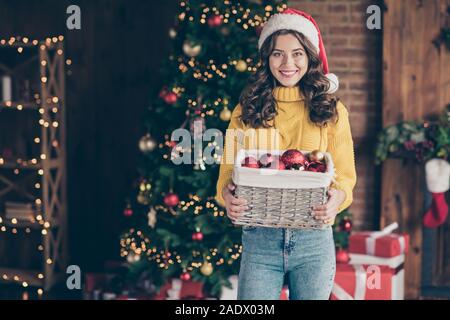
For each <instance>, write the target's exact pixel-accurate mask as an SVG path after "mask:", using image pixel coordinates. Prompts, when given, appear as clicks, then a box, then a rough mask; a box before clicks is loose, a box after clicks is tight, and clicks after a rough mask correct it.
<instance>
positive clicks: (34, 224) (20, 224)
mask: <svg viewBox="0 0 450 320" xmlns="http://www.w3.org/2000/svg"><path fill="white" fill-rule="evenodd" d="M0 215H1V214H0ZM1 219H2V221H1V222H0V226H6V227H11V228H31V229H34V230H39V229H44V224H40V223H39V221H25V220H19V219H17V222H16V223H13V222H12V219H7V218H5V217H4V215H1ZM56 226H57V225H51V227H56Z"/></svg>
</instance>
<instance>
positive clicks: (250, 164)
mask: <svg viewBox="0 0 450 320" xmlns="http://www.w3.org/2000/svg"><path fill="white" fill-rule="evenodd" d="M242 166H243V167H247V168H259V164H258V160H256V159H255V158H254V157H252V156H249V157H245V159H244V160H243V161H242Z"/></svg>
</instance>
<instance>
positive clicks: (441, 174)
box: [425, 159, 450, 193]
mask: <svg viewBox="0 0 450 320" xmlns="http://www.w3.org/2000/svg"><path fill="white" fill-rule="evenodd" d="M425 173H426V174H425V179H426V182H427V188H428V190H429V191H430V192H432V193H442V192H447V191H448V190H449V186H450V164H449V163H448V162H447V160H444V159H431V160H428V161H427V162H426V163H425Z"/></svg>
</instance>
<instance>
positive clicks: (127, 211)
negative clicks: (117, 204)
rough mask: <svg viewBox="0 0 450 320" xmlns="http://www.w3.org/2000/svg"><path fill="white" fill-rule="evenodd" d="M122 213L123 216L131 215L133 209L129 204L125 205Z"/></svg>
mask: <svg viewBox="0 0 450 320" xmlns="http://www.w3.org/2000/svg"><path fill="white" fill-rule="evenodd" d="M123 215H124V216H125V217H131V216H132V215H133V209H131V207H130V206H127V207H126V208H125V209H124V210H123Z"/></svg>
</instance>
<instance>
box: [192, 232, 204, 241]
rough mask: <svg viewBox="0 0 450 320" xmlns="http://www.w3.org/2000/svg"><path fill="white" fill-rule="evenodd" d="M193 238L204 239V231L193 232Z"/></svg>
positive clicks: (196, 239)
mask: <svg viewBox="0 0 450 320" xmlns="http://www.w3.org/2000/svg"><path fill="white" fill-rule="evenodd" d="M192 240H194V241H202V240H203V233H201V232H195V233H193V234H192Z"/></svg>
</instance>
